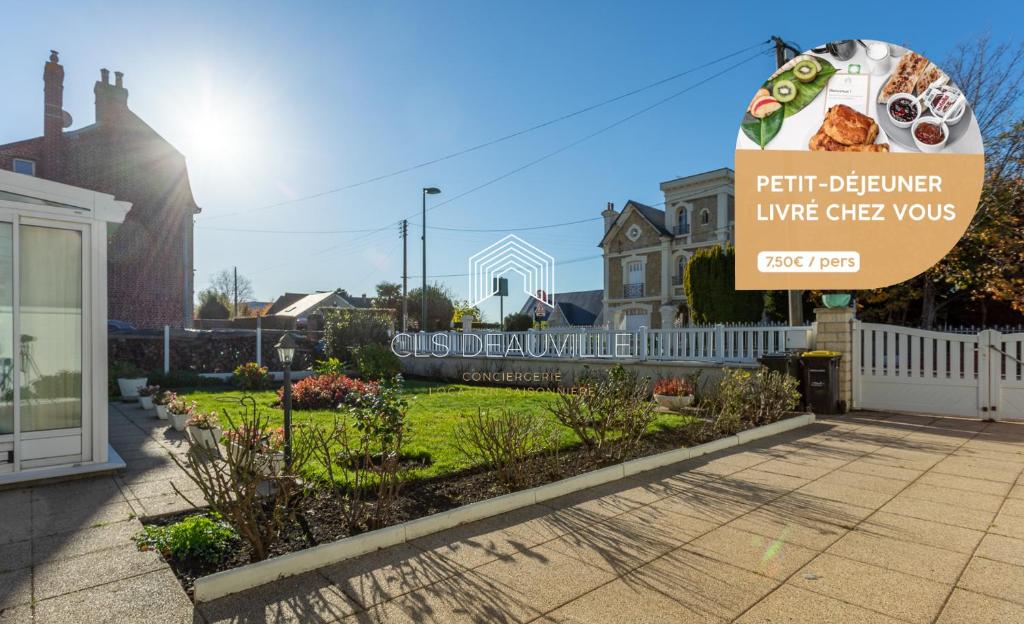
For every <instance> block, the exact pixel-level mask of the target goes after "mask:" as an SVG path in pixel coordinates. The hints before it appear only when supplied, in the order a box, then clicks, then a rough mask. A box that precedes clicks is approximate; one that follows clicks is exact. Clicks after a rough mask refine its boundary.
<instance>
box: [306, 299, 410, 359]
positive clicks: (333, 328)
mask: <svg viewBox="0 0 1024 624" xmlns="http://www.w3.org/2000/svg"><path fill="white" fill-rule="evenodd" d="M392 314H393V313H392V312H391V310H378V309H368V310H366V309H347V308H346V309H328V310H324V311H323V315H324V343H325V345H324V347H325V348H324V350H325V353H326V355H327V356H328V357H334V358H338V359H339V360H349V359H350V358H351V355H352V354H351V351H352V349H356V348H359V347H363V346H366V345H370V344H376V345H387V344H388V342H389V340H390V332H391V329H392V327H393V318H392Z"/></svg>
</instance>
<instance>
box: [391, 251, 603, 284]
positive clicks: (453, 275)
mask: <svg viewBox="0 0 1024 624" xmlns="http://www.w3.org/2000/svg"><path fill="white" fill-rule="evenodd" d="M603 257H604V256H602V255H601V254H596V255H593V256H583V257H581V258H573V259H572V260H565V261H563V262H556V263H555V266H563V265H566V264H575V263H577V262H586V261H587V260H596V259H597V258H603ZM414 277H417V278H418V277H421V276H419V275H410V276H409V279H412V278H414ZM429 277H432V278H436V277H469V273H448V274H446V275H430V276H429Z"/></svg>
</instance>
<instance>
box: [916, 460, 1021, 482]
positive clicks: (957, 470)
mask: <svg viewBox="0 0 1024 624" xmlns="http://www.w3.org/2000/svg"><path fill="white" fill-rule="evenodd" d="M934 470H935V472H943V473H946V474H952V475H958V476H961V477H972V478H974V479H988V480H989V481H1001V482H1003V483H1013V482H1015V481H1016V480H1017V478H1018V477H1020V475H1021V466H1020V465H1019V464H1017V463H1012V462H1004V461H999V460H995V459H988V458H980V457H957V456H950V457H947V458H946V459H943V460H942V461H940V462H939V463H937V464H935V468H934Z"/></svg>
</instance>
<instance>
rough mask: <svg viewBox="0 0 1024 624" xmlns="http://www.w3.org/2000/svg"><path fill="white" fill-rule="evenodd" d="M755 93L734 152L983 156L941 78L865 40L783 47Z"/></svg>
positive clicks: (971, 123)
mask: <svg viewBox="0 0 1024 624" xmlns="http://www.w3.org/2000/svg"><path fill="white" fill-rule="evenodd" d="M777 62H778V65H779V67H778V69H776V71H775V73H773V74H772V75H771V76H769V77H768V80H766V81H765V82H764V83H763V84H762V85H761V87H760V88H759V89H757V91H756V92H755V93H754V96H753V99H751V100H750V104H749V105H748V106H747V110H746V111H745V112H744V114H743V120H742V122H741V124H740V132H739V135H738V138H737V140H736V148H737V149H748V150H757V149H761V150H800V151H803V150H810V151H822V152H923V153H952V154H981V153H983V149H984V147H983V144H982V138H981V130H980V128H979V126H978V121H977V119H976V118H975V116H974V113H973V111H972V110H971V104H970V102H968V101H967V96H966V95H965V94H964V91H963V89H961V88H960V87H959V86H958V85H957V84H956V82H955V80H954V79H953V77H951V76H950V75H949V74H948V73H947V72H945V71H943V70H942V68H940V67H938V66H937V65H935V63H933V62H931V61H930V60H929V59H928V58H927V57H925V56H923V55H921V54H918V53H916V52H913V51H911V50H908V49H907V48H905V47H903V46H900V45H896V44H891V43H886V42H884V41H875V40H871V39H850V40H843V41H833V42H830V43H827V44H825V45H822V46H820V47H816V48H812V49H811V50H808V51H805V52H802V53H801V52H800V51H799V50H797V49H795V48H793V47H791V46H790V47H785V48H784V49H783V51H782V52H781V53H780V54H779V55H777Z"/></svg>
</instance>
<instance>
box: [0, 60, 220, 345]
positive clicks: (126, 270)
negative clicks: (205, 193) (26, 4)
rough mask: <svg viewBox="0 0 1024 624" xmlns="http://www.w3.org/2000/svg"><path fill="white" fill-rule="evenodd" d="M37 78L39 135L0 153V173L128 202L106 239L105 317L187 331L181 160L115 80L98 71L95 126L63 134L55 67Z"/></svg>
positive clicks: (189, 199) (189, 293)
mask: <svg viewBox="0 0 1024 624" xmlns="http://www.w3.org/2000/svg"><path fill="white" fill-rule="evenodd" d="M58 61H59V59H58V57H57V53H56V52H52V53H51V54H50V59H49V61H48V62H47V63H46V65H45V66H44V69H43V136H41V137H36V138H32V139H27V140H23V141H17V142H15V143H8V144H6V145H0V169H5V170H8V171H15V172H17V173H24V174H27V175H34V176H38V177H41V178H45V179H47V180H54V181H57V182H63V183H65V184H71V185H74V186H79V187H83V188H87V189H91V190H94V191H98V192H101V193H107V194H110V195H114V196H115V197H117V198H118V199H121V200H124V201H128V202H131V203H132V209H131V211H130V212H129V213H128V216H127V218H125V220H124V223H123V224H122V225H121V226H119V227H118V228H116V229H115V230H114V231H113V232H112V233H110V235H109V238H108V252H107V258H108V260H107V269H108V272H107V282H108V286H107V293H108V302H109V303H108V307H109V318H111V319H117V320H123V321H128V322H130V323H133V324H135V325H137V326H139V327H160V326H162V325H165V324H169V325H172V326H174V327H182V326H185V327H188V326H191V324H192V298H193V263H192V253H193V217H194V215H196V214H197V213H198V212H199V210H200V209H199V207H198V206H197V205H196V202H195V199H194V198H193V196H192V188H191V186H190V184H189V178H188V170H187V168H186V166H185V157H184V156H183V155H182V154H181V153H180V152H178V151H177V150H176V149H175V148H174V147H173V146H172V145H171V144H170V143H168V142H167V141H166V140H165V139H164V138H163V137H161V136H160V135H159V134H157V132H156V131H155V130H153V129H152V128H151V127H149V126H148V125H147V124H146V122H144V121H143V120H142V119H140V118H139V117H138V116H136V115H135V113H133V112H132V111H131V110H130V109H129V108H128V90H127V89H126V88H125V87H124V81H123V78H124V77H123V74H121V72H114V76H115V78H114V82H113V84H112V83H111V82H110V72H109V71H108V70H106V69H102V70H100V80H98V81H97V82H96V85H95V87H94V89H93V91H94V93H95V94H96V122H95V123H94V124H92V125H89V126H85V127H83V128H79V129H78V130H73V131H69V132H65V131H64V128H66V127H67V126H69V125H70V124H71V118H70V115H68V114H67V113H65V112H64V109H63V99H64V96H63V92H64V68H63V66H61V65H60V63H59V62H58Z"/></svg>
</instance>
